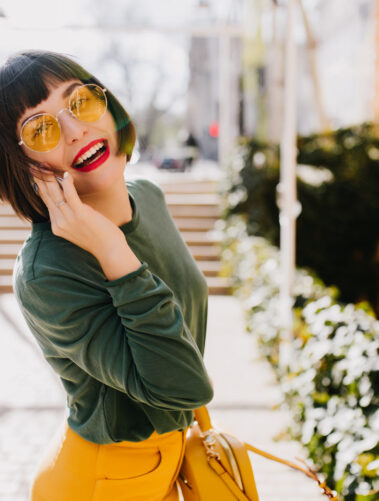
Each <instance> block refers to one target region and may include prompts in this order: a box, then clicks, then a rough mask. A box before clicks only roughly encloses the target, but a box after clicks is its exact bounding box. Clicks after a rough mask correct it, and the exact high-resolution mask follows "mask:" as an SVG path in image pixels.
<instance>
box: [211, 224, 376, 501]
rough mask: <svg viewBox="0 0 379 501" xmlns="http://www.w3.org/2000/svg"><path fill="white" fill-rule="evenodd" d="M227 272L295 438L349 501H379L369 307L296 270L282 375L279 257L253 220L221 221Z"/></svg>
mask: <svg viewBox="0 0 379 501" xmlns="http://www.w3.org/2000/svg"><path fill="white" fill-rule="evenodd" d="M218 224H219V225H220V226H219V229H220V230H222V231H223V235H224V239H223V243H222V247H223V251H222V258H223V274H224V275H226V276H230V277H231V279H232V284H233V288H234V292H235V294H236V295H238V296H239V297H240V299H241V300H242V301H243V305H244V308H245V312H246V324H247V330H248V331H250V332H252V333H253V334H254V335H255V336H256V337H257V339H258V342H259V346H260V349H261V350H262V353H263V354H264V355H265V356H266V357H267V359H268V360H269V361H270V362H271V363H272V365H273V367H274V368H275V369H276V374H277V377H278V382H279V383H280V384H281V386H282V390H283V394H284V395H285V401H286V404H287V406H288V407H289V409H290V410H291V412H292V415H293V425H292V426H291V429H290V430H289V431H290V434H291V435H292V436H293V437H294V438H297V439H299V440H301V442H302V443H303V444H304V446H306V447H307V449H308V453H309V457H310V459H311V460H312V461H313V463H314V464H315V465H316V466H317V467H318V468H319V471H321V472H322V473H323V474H324V476H325V477H326V481H327V484H328V485H329V486H330V487H331V488H333V489H336V490H337V492H338V494H339V496H340V499H343V500H345V501H363V500H365V501H372V500H374V499H377V497H376V496H377V494H376V495H375V494H374V491H377V490H378V489H379V478H378V474H379V410H378V403H379V394H378V390H379V363H378V361H379V359H378V353H379V322H378V321H377V320H376V319H375V317H374V315H373V312H372V310H370V308H369V306H368V304H367V303H366V304H361V305H360V307H357V306H354V305H352V304H348V305H342V304H339V303H338V302H337V301H336V297H337V296H338V290H337V289H336V288H333V287H329V288H328V287H326V286H325V285H324V284H323V282H322V281H321V280H319V279H318V278H317V277H315V276H312V275H311V274H310V273H309V272H308V271H306V270H304V269H298V270H297V271H296V278H295V286H294V289H295V298H296V302H295V324H294V342H293V344H292V349H293V356H292V358H291V364H290V366H289V367H288V368H287V371H285V372H284V373H283V371H281V370H279V366H278V352H279V340H280V336H281V330H280V324H279V251H278V249H277V248H276V247H274V246H272V245H270V244H269V243H268V242H267V240H265V239H264V238H261V237H252V236H249V235H248V234H247V232H246V224H247V218H246V217H243V216H232V217H230V218H229V219H228V221H220V222H219V223H218Z"/></svg>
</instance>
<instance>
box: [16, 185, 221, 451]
mask: <svg viewBox="0 0 379 501" xmlns="http://www.w3.org/2000/svg"><path fill="white" fill-rule="evenodd" d="M127 187H128V192H129V199H130V202H131V204H132V208H133V218H132V220H131V221H129V222H128V223H126V224H124V225H122V226H120V228H121V230H122V231H123V233H124V234H125V238H126V240H127V242H128V244H129V246H130V247H131V249H132V250H133V252H134V253H135V255H136V256H137V257H138V259H139V260H140V261H141V263H142V265H141V266H140V267H139V268H138V269H137V270H135V271H133V272H131V273H128V274H126V275H124V276H123V277H121V278H118V279H117V280H113V281H108V280H107V279H106V277H105V275H104V273H103V271H102V269H101V267H100V264H99V262H98V261H97V260H96V258H95V257H94V256H93V255H92V254H90V253H89V252H87V251H85V250H83V249H81V248H80V247H78V246H76V245H74V244H72V243H71V242H69V241H68V240H65V239H64V238H61V237H58V236H55V235H54V234H53V233H52V231H51V225H50V222H43V223H35V224H33V226H32V232H31V234H30V236H29V237H28V238H27V240H26V241H25V244H24V246H23V247H22V249H21V251H20V253H19V255H18V257H17V261H16V265H15V269H14V274H13V285H14V291H15V295H16V298H17V301H18V304H19V306H20V308H21V311H22V313H23V315H24V317H25V320H26V322H27V324H28V326H29V328H30V330H31V332H32V334H33V335H34V336H35V338H36V340H37V342H38V344H39V346H40V347H41V349H42V351H43V354H44V356H45V358H46V360H47V362H48V363H49V364H50V365H51V366H52V368H53V369H54V371H55V372H56V373H57V374H58V375H59V377H60V379H61V381H62V383H63V386H64V388H65V390H66V392H67V406H68V424H69V426H70V427H71V428H72V429H73V430H74V431H75V432H76V433H78V434H79V435H81V436H82V437H83V438H85V439H87V440H89V441H91V442H95V443H98V444H105V443H112V442H120V441H123V440H128V441H132V442H138V441H141V440H145V439H147V438H148V437H149V436H150V435H151V434H152V432H153V431H154V430H156V431H157V432H158V433H159V434H162V433H167V432H169V431H173V430H181V431H182V430H184V429H185V428H186V427H187V426H189V425H190V424H191V422H192V420H193V412H192V410H193V409H196V408H198V407H201V406H202V405H205V404H207V403H208V402H209V401H210V400H212V398H213V389H212V386H211V383H210V380H209V377H208V374H207V370H206V368H205V366H204V362H203V354H204V345H205V335H206V322H207V307H208V288H207V283H206V280H205V278H204V276H203V274H202V273H201V271H200V270H199V268H198V266H197V265H196V263H195V261H194V259H193V257H192V255H191V254H190V252H189V250H188V248H187V246H186V244H185V242H184V240H183V238H182V236H181V235H180V233H179V232H178V230H177V228H176V226H175V224H174V222H173V219H172V217H171V215H170V213H169V211H168V208H167V205H166V202H165V198H164V195H163V192H162V190H161V189H160V188H159V187H158V186H157V185H155V184H154V183H152V182H151V181H148V180H145V179H138V180H134V181H127Z"/></svg>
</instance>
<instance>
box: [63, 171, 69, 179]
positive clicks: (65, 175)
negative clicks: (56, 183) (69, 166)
mask: <svg viewBox="0 0 379 501" xmlns="http://www.w3.org/2000/svg"><path fill="white" fill-rule="evenodd" d="M66 177H68V172H67V171H65V173H64V174H63V178H64V179H66Z"/></svg>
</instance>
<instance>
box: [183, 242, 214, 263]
mask: <svg viewBox="0 0 379 501" xmlns="http://www.w3.org/2000/svg"><path fill="white" fill-rule="evenodd" d="M188 248H189V250H190V252H191V254H192V256H193V257H194V259H195V260H196V261H218V260H219V259H220V249H219V247H218V246H216V245H214V246H206V245H203V246H202V245H189V246H188Z"/></svg>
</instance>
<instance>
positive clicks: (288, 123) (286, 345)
mask: <svg viewBox="0 0 379 501" xmlns="http://www.w3.org/2000/svg"><path fill="white" fill-rule="evenodd" d="M295 2H296V0H288V2H287V29H286V55H285V84H284V120H283V131H282V140H281V160H280V186H279V187H278V190H279V196H280V197H279V205H280V219H279V221H280V257H281V276H282V282H281V291H280V303H281V325H282V328H283V333H282V339H281V344H280V360H279V362H280V366H281V367H282V368H283V369H284V368H285V367H286V366H287V365H288V363H289V361H290V356H291V342H292V322H293V312H292V306H293V296H292V294H293V291H292V289H293V279H294V269H295V221H296V216H297V215H298V214H297V213H298V206H299V205H298V202H297V201H296V43H295V26H294V25H295V19H294V16H295Z"/></svg>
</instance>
